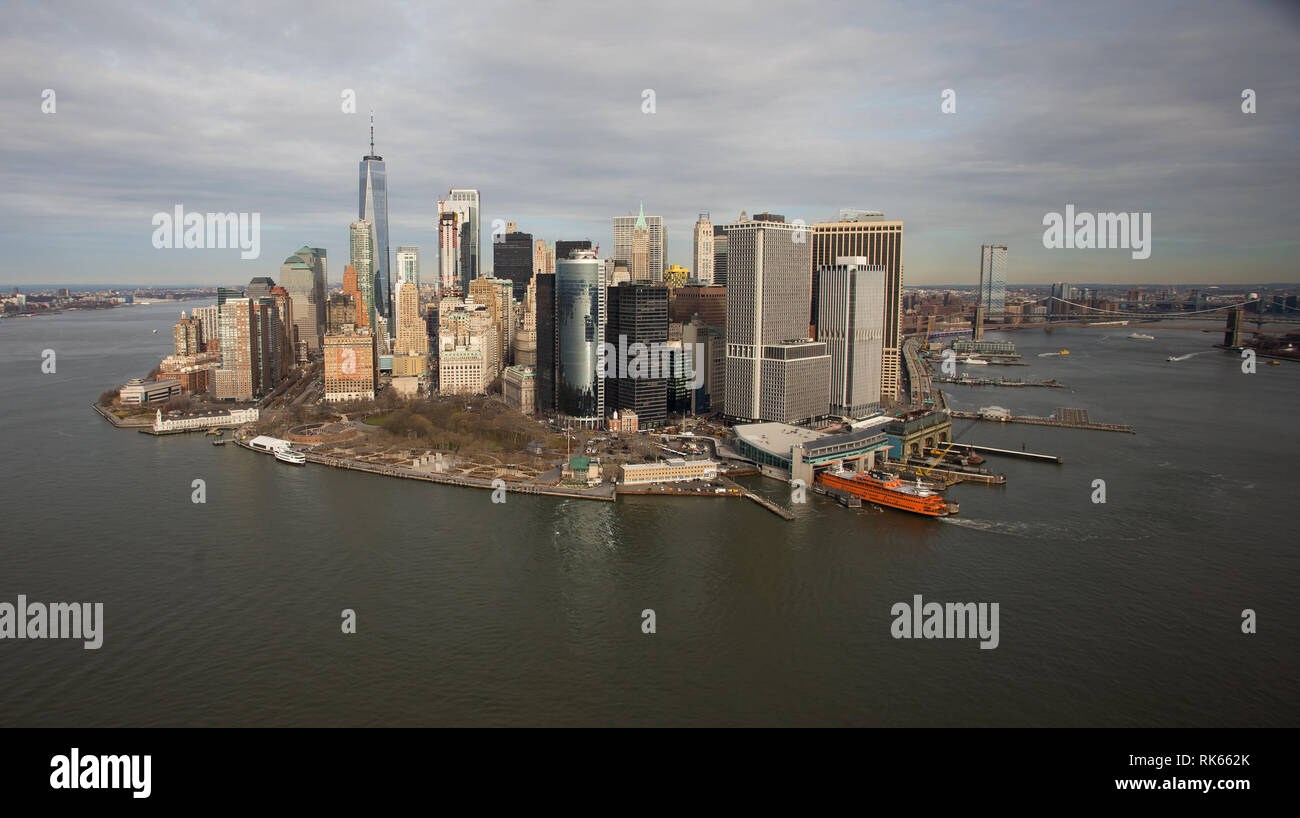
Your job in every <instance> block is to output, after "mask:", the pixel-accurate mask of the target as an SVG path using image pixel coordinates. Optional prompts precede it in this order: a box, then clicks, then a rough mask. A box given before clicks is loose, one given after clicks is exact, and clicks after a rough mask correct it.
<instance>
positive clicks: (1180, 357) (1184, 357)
mask: <svg viewBox="0 0 1300 818" xmlns="http://www.w3.org/2000/svg"><path fill="white" fill-rule="evenodd" d="M1209 352H1210V350H1208V349H1206V350H1202V351H1200V352H1189V353H1187V354H1186V355H1170V356H1169V357H1168V358H1166V359H1165V360H1166V361H1186V360H1187V359H1188V358H1195V357H1196V356H1197V355H1205V354H1207V353H1209Z"/></svg>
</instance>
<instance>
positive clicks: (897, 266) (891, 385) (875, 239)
mask: <svg viewBox="0 0 1300 818" xmlns="http://www.w3.org/2000/svg"><path fill="white" fill-rule="evenodd" d="M811 233H812V235H811V239H812V248H813V250H812V271H811V273H812V274H813V275H812V281H813V300H812V304H811V310H810V312H809V321H810V323H812V324H816V322H817V316H818V311H819V303H818V302H819V300H820V299H819V290H820V286H821V283H820V281H819V280H818V278H817V277H816V275H815V273H816V271H817V270H819V269H821V268H822V267H827V266H834V265H835V264H836V262H837V260H838V259H840V258H842V257H846V256H847V257H853V258H865V259H866V262H865V263H866V264H868V265H872V266H883V267H884V268H885V327H884V329H885V335H884V346H883V352H882V353H881V355H882V360H881V364H880V372H881V375H880V378H881V382H880V390H881V400H882V401H883V402H885V403H890V402H893V401H895V400H897V399H898V381H899V371H900V369H901V366H902V364H901V360H902V359H901V356H900V350H901V348H902V347H901V343H902V313H903V266H902V251H903V223H902V222H901V221H886V220H885V216H884V214H883V213H879V212H876V211H868V210H848V209H846V210H841V211H840V216H839V220H838V221H833V222H818V223H816V224H814V225H813V226H812V229H811ZM819 337H820V336H819Z"/></svg>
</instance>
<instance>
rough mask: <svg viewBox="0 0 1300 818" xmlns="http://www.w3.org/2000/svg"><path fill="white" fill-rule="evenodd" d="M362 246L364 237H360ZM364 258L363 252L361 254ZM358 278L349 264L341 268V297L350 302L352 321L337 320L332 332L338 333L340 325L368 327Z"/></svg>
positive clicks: (363, 298) (364, 302) (355, 271)
mask: <svg viewBox="0 0 1300 818" xmlns="http://www.w3.org/2000/svg"><path fill="white" fill-rule="evenodd" d="M362 240H363V244H364V235H363V237H362ZM362 256H363V257H364V252H363V253H362ZM359 279H360V276H358V275H357V268H356V267H355V266H353V265H351V264H349V265H348V266H346V267H344V268H343V295H344V296H345V297H346V298H347V300H348V301H349V302H351V312H352V320H350V321H344V320H341V319H340V320H338V321H337V322H334V327H333V331H334V332H338V329H339V326H340V325H342V324H356V325H357V326H358V327H369V326H370V318H369V316H368V315H367V311H366V309H365V304H366V301H365V296H363V295H362V293H361V283H360V280H359Z"/></svg>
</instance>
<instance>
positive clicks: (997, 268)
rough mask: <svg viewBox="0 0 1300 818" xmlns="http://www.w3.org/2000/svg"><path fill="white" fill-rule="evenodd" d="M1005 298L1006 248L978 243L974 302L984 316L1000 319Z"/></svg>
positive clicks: (1004, 305) (1004, 306) (1003, 309)
mask: <svg viewBox="0 0 1300 818" xmlns="http://www.w3.org/2000/svg"><path fill="white" fill-rule="evenodd" d="M1006 298H1007V248H1006V247H1005V246H1003V245H1000V244H982V245H980V290H979V296H978V297H977V300H976V303H977V304H979V305H980V306H981V307H983V309H984V315H985V317H990V316H992V317H996V318H997V319H998V320H999V321H1000V320H1002V313H1003V312H1004V311H1005V309H1006Z"/></svg>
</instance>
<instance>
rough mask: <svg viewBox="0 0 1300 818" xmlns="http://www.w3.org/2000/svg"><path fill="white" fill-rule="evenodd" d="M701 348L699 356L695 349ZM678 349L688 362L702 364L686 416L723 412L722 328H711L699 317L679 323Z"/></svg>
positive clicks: (724, 355)
mask: <svg viewBox="0 0 1300 818" xmlns="http://www.w3.org/2000/svg"><path fill="white" fill-rule="evenodd" d="M701 344H702V345H703V346H704V349H703V352H702V353H697V352H696V350H697V348H698V347H699V346H700V345H701ZM682 346H683V347H684V348H686V350H687V351H688V353H689V354H690V356H691V360H692V362H699V361H702V362H703V364H704V377H703V378H702V379H701V380H700V386H699V387H698V388H696V389H695V390H693V394H692V396H691V406H690V410H689V411H690V413H691V414H693V415H703V414H708V413H711V412H725V411H726V406H727V400H726V396H727V381H726V374H727V337H726V332H725V330H724V329H723V328H722V326H711V325H709V324H707V323H705V321H704V320H703V319H702V318H701V317H700V316H698V315H697V316H695V317H694V318H693V319H692V320H690V321H689V322H686V323H683V324H682Z"/></svg>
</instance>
